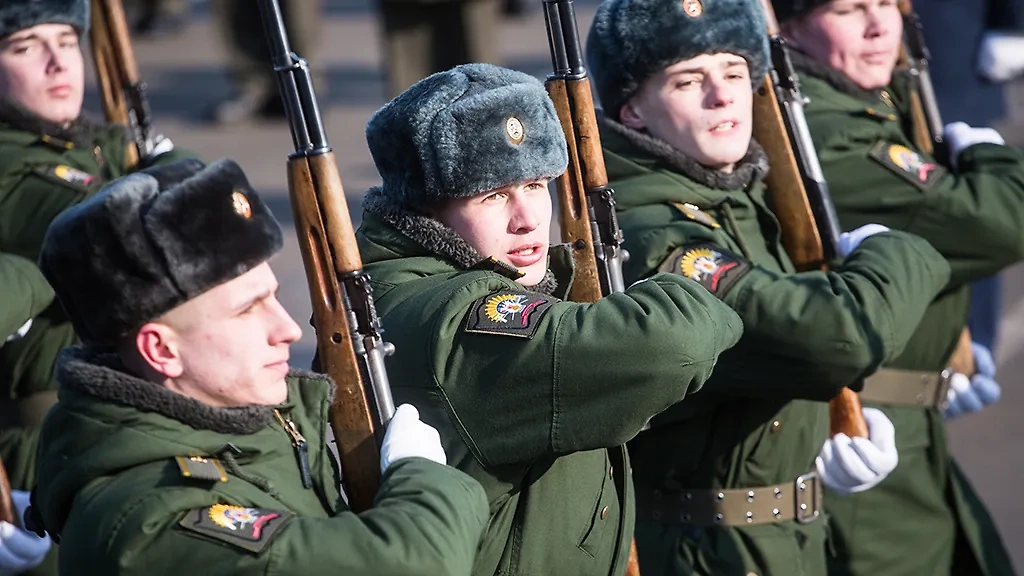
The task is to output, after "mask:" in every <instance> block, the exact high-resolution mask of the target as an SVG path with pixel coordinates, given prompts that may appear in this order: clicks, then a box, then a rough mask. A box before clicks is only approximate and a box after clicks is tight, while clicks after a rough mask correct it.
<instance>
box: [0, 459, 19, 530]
mask: <svg viewBox="0 0 1024 576" xmlns="http://www.w3.org/2000/svg"><path fill="white" fill-rule="evenodd" d="M15 516H17V514H15V513H14V503H13V502H11V483H10V482H8V481H7V470H5V469H4V465H3V463H0V522H7V523H9V524H14V525H20V524H21V523H20V522H15V521H14V517H15Z"/></svg>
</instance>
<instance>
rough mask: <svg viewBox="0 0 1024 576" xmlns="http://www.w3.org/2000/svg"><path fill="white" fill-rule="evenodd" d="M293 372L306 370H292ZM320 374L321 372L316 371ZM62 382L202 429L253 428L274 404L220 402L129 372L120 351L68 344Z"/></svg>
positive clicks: (269, 417)
mask: <svg viewBox="0 0 1024 576" xmlns="http://www.w3.org/2000/svg"><path fill="white" fill-rule="evenodd" d="M293 372H294V373H293V374H292V375H295V376H303V375H306V373H305V372H304V371H298V370H297V371H293ZM316 377H318V378H322V376H318V375H317V376H316ZM57 381H58V382H60V385H61V387H62V388H65V389H68V390H74V391H75V392H78V393H80V394H85V395H87V396H92V397H94V398H98V399H100V400H103V401H106V402H112V403H115V404H120V405H122V406H129V407H131V408H135V409H138V410H140V411H142V412H156V413H157V414H160V415H162V416H166V417H168V418H171V419H173V420H177V421H178V422H181V423H183V424H187V425H188V426H191V427H193V428H196V429H198V430H210V431H212V432H217V433H220V434H252V433H254V432H256V431H258V430H260V429H262V428H264V427H266V426H267V425H269V424H270V423H271V421H273V419H274V407H273V406H232V407H229V408H217V407H214V406H209V405H207V404H203V403H202V402H199V401H198V400H194V399H192V398H188V397H186V396H182V395H181V394H178V393H176V392H172V391H170V390H168V389H166V388H164V387H163V386H159V385H157V384H154V383H152V382H148V381H146V380H143V379H141V378H137V377H135V376H132V375H131V374H128V373H127V372H126V370H125V368H124V365H123V364H122V363H121V360H120V358H118V356H117V354H114V353H113V352H109V351H100V350H97V349H94V348H90V347H86V346H74V347H70V348H65V349H64V350H63V351H61V353H60V356H59V357H58V358H57Z"/></svg>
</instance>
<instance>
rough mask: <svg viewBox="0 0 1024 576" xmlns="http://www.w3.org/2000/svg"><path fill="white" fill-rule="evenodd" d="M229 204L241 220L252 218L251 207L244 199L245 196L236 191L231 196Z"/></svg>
mask: <svg viewBox="0 0 1024 576" xmlns="http://www.w3.org/2000/svg"><path fill="white" fill-rule="evenodd" d="M231 204H232V206H233V207H234V209H235V213H236V214H238V215H239V216H241V217H242V218H252V206H250V205H249V199H248V198H246V197H245V194H242V193H241V192H237V191H236V192H235V193H233V194H232V195H231Z"/></svg>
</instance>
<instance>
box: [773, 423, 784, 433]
mask: <svg viewBox="0 0 1024 576" xmlns="http://www.w3.org/2000/svg"><path fill="white" fill-rule="evenodd" d="M779 428H782V422H779V421H778V420H776V421H774V422H772V434H775V433H776V432H778V431H779Z"/></svg>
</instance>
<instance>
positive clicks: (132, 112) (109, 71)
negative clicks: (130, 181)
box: [89, 0, 153, 168]
mask: <svg viewBox="0 0 1024 576" xmlns="http://www.w3.org/2000/svg"><path fill="white" fill-rule="evenodd" d="M91 2H92V7H91V11H92V22H91V24H92V26H91V29H90V32H89V42H90V44H91V45H92V50H93V60H95V64H96V76H97V79H98V81H99V85H100V96H101V99H102V101H103V112H104V115H105V117H106V119H107V121H108V122H112V123H117V124H123V125H125V126H127V127H128V128H129V129H130V130H131V133H132V143H131V144H130V145H129V147H128V150H127V151H126V153H125V160H126V164H127V165H128V167H129V168H133V167H134V166H135V165H136V164H138V161H139V158H141V157H144V156H146V155H147V154H149V152H150V149H151V148H152V145H153V143H152V140H151V133H150V132H151V130H152V127H151V125H150V117H149V103H148V101H147V99H146V94H145V93H146V84H145V82H143V81H142V79H141V77H140V76H139V67H138V64H137V63H136V61H135V52H134V51H133V50H132V44H131V37H130V36H129V34H128V21H127V19H126V18H125V14H124V6H123V4H122V3H121V0H91Z"/></svg>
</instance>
